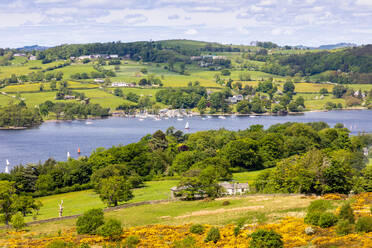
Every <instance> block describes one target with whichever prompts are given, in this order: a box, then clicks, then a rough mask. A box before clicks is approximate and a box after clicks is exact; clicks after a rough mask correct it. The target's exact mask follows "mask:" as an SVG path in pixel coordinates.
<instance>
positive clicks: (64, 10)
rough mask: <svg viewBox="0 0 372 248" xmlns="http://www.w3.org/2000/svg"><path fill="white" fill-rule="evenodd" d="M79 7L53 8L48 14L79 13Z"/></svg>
mask: <svg viewBox="0 0 372 248" xmlns="http://www.w3.org/2000/svg"><path fill="white" fill-rule="evenodd" d="M78 12H79V10H78V9H77V8H51V9H49V10H47V11H46V13H47V14H48V15H67V14H75V13H78Z"/></svg>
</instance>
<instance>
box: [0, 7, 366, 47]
mask: <svg viewBox="0 0 372 248" xmlns="http://www.w3.org/2000/svg"><path fill="white" fill-rule="evenodd" d="M0 37H1V38H0V47H20V46H24V45H33V44H39V45H46V46H52V45H58V44H62V43H63V44H64V43H88V42H98V41H99V42H104V41H119V40H120V41H123V42H126V41H137V40H150V39H152V40H162V39H179V38H182V39H194V40H204V41H216V42H221V43H233V44H249V43H250V42H251V41H254V40H259V41H273V42H276V43H278V44H281V45H285V44H288V45H298V44H303V45H308V46H318V45H321V44H330V43H338V42H352V43H357V44H367V43H372V0H214V1H212V0H0Z"/></svg>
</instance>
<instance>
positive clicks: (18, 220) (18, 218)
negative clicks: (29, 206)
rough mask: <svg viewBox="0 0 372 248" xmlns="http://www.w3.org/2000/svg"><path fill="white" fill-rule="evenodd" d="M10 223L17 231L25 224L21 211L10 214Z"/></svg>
mask: <svg viewBox="0 0 372 248" xmlns="http://www.w3.org/2000/svg"><path fill="white" fill-rule="evenodd" d="M11 223H12V226H13V228H14V229H16V230H17V231H18V230H20V229H22V228H23V227H25V226H26V223H25V219H24V218H23V216H22V214H21V213H16V214H15V215H13V216H12V219H11Z"/></svg>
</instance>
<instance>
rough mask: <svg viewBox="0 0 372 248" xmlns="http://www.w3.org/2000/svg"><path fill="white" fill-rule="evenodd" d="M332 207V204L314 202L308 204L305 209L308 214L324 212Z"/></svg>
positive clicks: (322, 201)
mask: <svg viewBox="0 0 372 248" xmlns="http://www.w3.org/2000/svg"><path fill="white" fill-rule="evenodd" d="M331 207H332V203H331V202H330V201H326V200H316V201H313V202H311V203H310V206H309V207H308V208H307V211H308V212H314V211H326V210H327V209H330V208H331Z"/></svg>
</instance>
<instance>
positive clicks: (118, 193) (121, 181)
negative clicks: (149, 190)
mask: <svg viewBox="0 0 372 248" xmlns="http://www.w3.org/2000/svg"><path fill="white" fill-rule="evenodd" d="M97 191H98V193H99V197H100V198H101V199H102V201H104V202H105V203H107V205H108V206H117V205H118V204H119V202H127V201H129V200H131V199H132V198H133V193H132V191H131V185H130V184H129V183H128V182H127V181H126V180H125V178H124V177H121V176H112V177H108V178H103V179H101V180H100V181H99V185H98V187H97Z"/></svg>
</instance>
